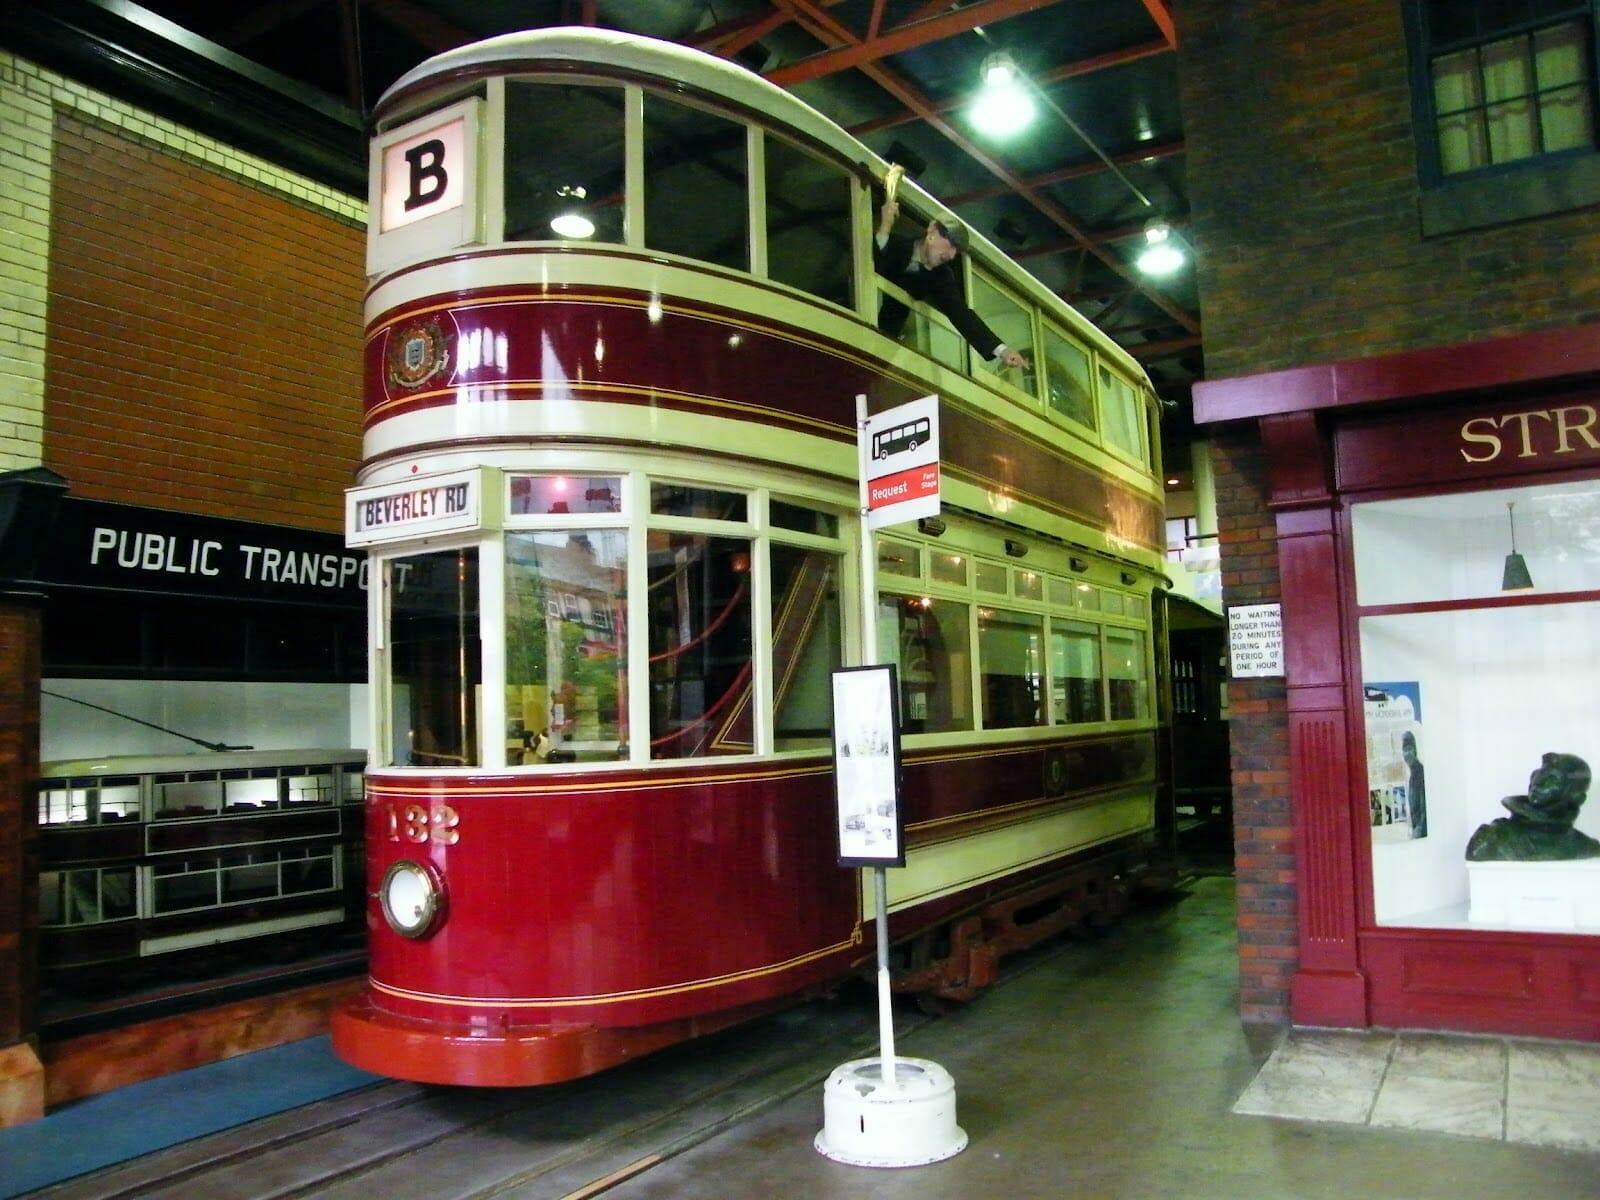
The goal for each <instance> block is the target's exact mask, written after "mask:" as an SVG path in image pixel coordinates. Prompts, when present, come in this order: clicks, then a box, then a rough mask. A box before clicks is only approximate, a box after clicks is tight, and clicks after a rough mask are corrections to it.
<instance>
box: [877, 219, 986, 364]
mask: <svg viewBox="0 0 1600 1200" xmlns="http://www.w3.org/2000/svg"><path fill="white" fill-rule="evenodd" d="M917 240H918V239H916V238H910V237H906V236H904V235H903V234H893V233H891V234H890V235H889V238H888V240H887V241H886V242H885V243H884V244H883V246H882V247H881V248H879V247H877V246H876V245H874V247H873V255H872V263H873V266H874V267H875V268H876V269H877V272H878V274H879V275H881V276H883V278H885V279H887V280H888V281H889V282H890V283H893V284H898V285H899V286H900V287H902V288H904V289H905V290H906V291H907V292H908V293H910V295H911V296H912V298H913V299H916V300H922V301H925V302H927V303H928V304H931V305H932V306H933V307H934V308H936V309H938V310H939V311H940V312H942V313H943V314H944V315H945V316H946V317H948V318H950V323H951V324H952V325H954V326H955V327H956V331H957V332H958V333H960V334H961V336H962V337H964V338H966V339H967V341H968V342H969V343H970V344H971V346H972V348H973V349H974V350H976V351H977V352H978V353H979V354H981V355H983V357H985V358H993V357H994V354H995V351H996V350H997V349H998V348H999V347H1000V344H1001V343H1000V339H999V338H997V337H996V336H995V334H994V330H992V329H990V328H989V327H988V326H987V325H986V324H984V322H983V318H982V317H980V316H978V314H977V313H975V312H973V311H972V309H970V308H968V307H967V303H966V301H965V300H963V299H962V298H961V277H960V276H959V275H958V274H957V273H956V263H957V262H959V261H960V260H959V259H952V260H951V261H950V262H947V263H943V264H941V265H940V266H937V267H934V268H932V269H931V270H923V269H921V268H918V269H917V270H912V269H911V256H912V252H913V251H914V250H915V249H916V245H917ZM909 312H910V310H908V309H907V308H906V306H905V305H904V304H902V303H900V301H898V300H896V299H895V298H894V297H893V296H885V297H884V298H883V303H882V304H881V305H880V306H879V308H878V328H879V329H881V330H883V332H884V333H887V334H888V335H889V336H890V337H896V338H897V337H899V336H900V332H901V330H903V329H904V328H905V327H906V317H907V316H908V315H909Z"/></svg>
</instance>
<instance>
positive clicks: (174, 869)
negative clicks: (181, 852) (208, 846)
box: [150, 855, 221, 914]
mask: <svg viewBox="0 0 1600 1200" xmlns="http://www.w3.org/2000/svg"><path fill="white" fill-rule="evenodd" d="M219 870H220V860H219V859H218V858H217V857H216V856H215V855H213V856H211V857H208V858H201V859H193V860H185V861H181V862H171V863H157V864H156V865H155V866H154V867H152V868H150V871H151V882H152V883H153V885H154V886H153V888H152V895H151V911H152V913H156V914H159V913H170V912H183V911H185V910H187V909H192V908H213V907H215V906H216V905H217V904H219V903H220V902H221V897H220V896H219V894H218V884H219V882H220V879H219V876H218V871H219Z"/></svg>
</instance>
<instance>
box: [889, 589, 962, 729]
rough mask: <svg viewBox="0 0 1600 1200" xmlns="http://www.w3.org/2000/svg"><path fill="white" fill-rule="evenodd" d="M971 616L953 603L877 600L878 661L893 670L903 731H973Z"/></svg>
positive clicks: (928, 599)
mask: <svg viewBox="0 0 1600 1200" xmlns="http://www.w3.org/2000/svg"><path fill="white" fill-rule="evenodd" d="M970 616H971V609H970V608H969V607H968V606H967V605H965V604H962V603H960V602H958V601H954V600H936V599H933V598H932V597H928V596H920V597H914V596H880V597H878V661H879V662H884V663H893V664H895V667H896V668H897V674H898V675H899V678H900V726H901V728H902V729H904V730H905V732H907V733H948V732H951V731H954V730H963V729H971V728H972V677H971V669H972V668H971V663H972V653H971V634H970V633H969V629H968V620H969V618H970Z"/></svg>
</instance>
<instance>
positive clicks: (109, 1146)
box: [0, 1034, 380, 1200]
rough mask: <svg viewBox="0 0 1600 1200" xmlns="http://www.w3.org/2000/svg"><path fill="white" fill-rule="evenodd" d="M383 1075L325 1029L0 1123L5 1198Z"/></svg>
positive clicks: (0, 1196) (0, 1180)
mask: <svg viewBox="0 0 1600 1200" xmlns="http://www.w3.org/2000/svg"><path fill="white" fill-rule="evenodd" d="M378 1082H380V1077H379V1076H377V1075H369V1074H368V1073H367V1072H365V1071H358V1070H356V1069H355V1068H354V1067H350V1066H346V1065H345V1064H344V1063H343V1062H341V1061H340V1060H339V1059H337V1058H335V1057H334V1054H333V1050H332V1048H331V1047H330V1045H329V1041H328V1037H327V1035H326V1034H324V1035H323V1036H321V1037H314V1038H307V1039H306V1040H304V1041H300V1042H290V1043H289V1044H287V1045H284V1046H274V1047H272V1048H271V1049H268V1050H257V1051H254V1052H253V1053H250V1054H241V1055H240V1056H238V1057H237V1058H229V1059H225V1060H223V1061H222V1062H216V1063H209V1064H207V1065H206V1066H203V1067H195V1068H194V1069H193V1070H189V1071H179V1072H178V1073H176V1074H174V1075H166V1076H163V1077H162V1078H160V1079H152V1080H150V1081H148V1082H146V1083H137V1084H133V1085H132V1086H130V1087H125V1088H119V1089H117V1090H116V1091H113V1092H107V1093H105V1094H104V1095H101V1096H91V1097H89V1098H88V1099H86V1100H79V1101H76V1102H75V1103H72V1104H68V1105H65V1106H63V1107H62V1108H59V1109H56V1110H55V1111H53V1112H51V1113H50V1114H49V1115H48V1116H46V1117H45V1118H44V1119H42V1120H39V1121H30V1122H28V1123H27V1124H26V1125H17V1126H14V1127H12V1128H10V1129H0V1200H8V1198H9V1197H12V1196H18V1195H21V1194H22V1193H24V1192H31V1191H34V1190H36V1189H38V1188H42V1187H46V1186H48V1185H50V1184H52V1183H59V1182H61V1181H62V1180H63V1179H71V1178H72V1177H73V1176H75V1175H83V1174H86V1173H87V1172H89V1171H97V1170H99V1169H100V1168H101V1167H106V1166H110V1165H111V1164H113V1163H119V1162H126V1161H127V1160H128V1159H130V1158H138V1157H139V1156H140V1155H141V1154H149V1153H150V1152H151V1151H153V1150H162V1149H165V1148H166V1147H168V1146H175V1145H177V1144H178V1143H179V1142H186V1141H189V1140H190V1139H191V1138H197V1137H201V1136H203V1135H204V1134H208V1133H216V1132H217V1131H218V1130H219V1129H229V1128H232V1127H233V1126H235V1125H243V1124H244V1123H245V1122H246V1121H254V1120H256V1119H257V1118H258V1117H267V1116H271V1115H272V1114H274V1113H280V1112H285V1111H287V1110H288V1109H291V1108H298V1107H299V1106H300V1105H302V1104H310V1103H311V1102H312V1101H315V1100H324V1099H326V1098H328V1097H329V1096H336V1095H338V1094H340V1093H341V1092H349V1091H354V1090H355V1089H356V1088H359V1087H365V1086H367V1085H368V1084H371V1083H378Z"/></svg>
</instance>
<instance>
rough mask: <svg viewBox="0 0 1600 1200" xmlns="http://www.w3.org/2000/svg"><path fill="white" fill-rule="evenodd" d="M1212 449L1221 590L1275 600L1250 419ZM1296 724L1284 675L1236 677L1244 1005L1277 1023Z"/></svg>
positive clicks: (1283, 971) (1288, 935)
mask: <svg viewBox="0 0 1600 1200" xmlns="http://www.w3.org/2000/svg"><path fill="white" fill-rule="evenodd" d="M1212 449H1213V455H1212V462H1213V466H1214V469H1215V472H1216V475H1215V480H1216V507H1217V530H1218V535H1219V537H1218V540H1219V541H1220V543H1221V546H1222V582H1223V595H1224V596H1225V597H1226V603H1227V604H1229V605H1236V604H1270V603H1272V602H1274V601H1276V600H1278V598H1279V593H1278V554H1277V530H1276V527H1275V525H1274V522H1273V518H1272V514H1271V513H1270V512H1268V511H1267V500H1266V492H1267V484H1266V454H1265V452H1264V451H1263V449H1262V446H1261V442H1260V439H1259V438H1258V436H1257V434H1256V431H1255V429H1254V428H1253V427H1250V426H1248V425H1237V426H1231V427H1228V428H1226V429H1223V430H1219V431H1218V432H1217V434H1216V435H1215V441H1214V443H1213V448H1212ZM1288 727H1289V721H1288V706H1287V701H1286V699H1285V689H1284V681H1283V680H1282V679H1273V678H1261V679H1257V678H1244V679H1234V680H1231V681H1230V682H1229V684H1228V741H1229V747H1230V753H1231V756H1232V772H1233V841H1234V877H1235V887H1236V889H1237V904H1238V925H1239V1015H1240V1017H1241V1018H1242V1019H1244V1020H1245V1021H1252V1022H1254V1021H1260V1022H1266V1023H1269V1024H1275V1025H1282V1024H1287V1023H1288V1021H1289V990H1290V981H1291V980H1292V979H1293V977H1294V973H1295V968H1296V966H1298V964H1299V943H1298V937H1297V924H1296V920H1295V911H1296V904H1295V902H1296V894H1297V893H1296V871H1295V860H1294V840H1293V825H1294V816H1293V811H1292V806H1291V805H1290V803H1289V732H1288Z"/></svg>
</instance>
